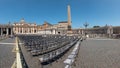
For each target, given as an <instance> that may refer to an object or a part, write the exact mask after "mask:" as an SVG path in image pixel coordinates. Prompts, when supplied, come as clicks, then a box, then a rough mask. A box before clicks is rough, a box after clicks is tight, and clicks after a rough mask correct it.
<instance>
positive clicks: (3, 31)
mask: <svg viewBox="0 0 120 68" xmlns="http://www.w3.org/2000/svg"><path fill="white" fill-rule="evenodd" d="M0 35H1V36H3V35H13V30H12V28H11V27H0Z"/></svg>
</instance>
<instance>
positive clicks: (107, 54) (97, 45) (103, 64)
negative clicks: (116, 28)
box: [0, 39, 120, 68]
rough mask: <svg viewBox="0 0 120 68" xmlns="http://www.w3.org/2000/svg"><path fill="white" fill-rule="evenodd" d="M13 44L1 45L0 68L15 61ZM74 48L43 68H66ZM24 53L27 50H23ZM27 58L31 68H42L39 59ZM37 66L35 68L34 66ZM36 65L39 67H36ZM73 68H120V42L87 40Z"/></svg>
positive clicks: (9, 41) (8, 41) (8, 67)
mask: <svg viewBox="0 0 120 68" xmlns="http://www.w3.org/2000/svg"><path fill="white" fill-rule="evenodd" d="M14 42H15V40H14V39H6V40H2V41H0V43H14ZM13 47H14V45H13V44H10V45H8V44H0V68H10V67H11V66H12V64H13V62H14V60H15V53H13V52H12V49H13ZM72 49H73V48H71V49H70V51H69V52H67V53H66V54H65V55H64V56H62V58H60V59H58V60H57V61H55V62H53V63H51V64H49V65H46V66H43V68H64V63H63V61H64V60H65V59H66V58H67V56H68V55H69V54H70V52H71V51H72ZM23 51H24V52H25V51H26V50H25V49H24V48H23ZM25 53H26V56H29V57H30V58H28V57H25V58H27V59H29V61H31V60H33V59H36V60H34V61H33V62H29V64H31V65H29V66H30V68H41V65H40V63H39V61H38V58H37V57H33V56H31V55H30V54H27V53H28V52H27V51H26V52H25ZM33 65H35V67H34V66H33ZM36 65H37V66H38V67H36ZM72 68H120V40H117V39H87V40H84V41H83V42H82V43H81V45H80V50H79V54H78V57H76V60H75V63H74V64H73V65H72Z"/></svg>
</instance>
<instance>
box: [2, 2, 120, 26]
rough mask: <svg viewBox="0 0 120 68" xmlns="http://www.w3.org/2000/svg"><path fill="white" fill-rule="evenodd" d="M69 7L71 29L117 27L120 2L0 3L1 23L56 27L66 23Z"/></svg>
mask: <svg viewBox="0 0 120 68" xmlns="http://www.w3.org/2000/svg"><path fill="white" fill-rule="evenodd" d="M68 4H70V6H71V16H72V27H73V28H79V27H84V26H83V24H84V23H85V22H88V23H89V27H92V26H94V25H100V26H104V25H106V24H108V25H113V26H120V0H0V23H1V24H5V23H8V22H9V21H10V22H12V23H13V22H18V21H20V19H21V18H24V19H25V20H26V21H27V22H36V23H37V24H43V22H44V21H47V22H49V23H51V24H57V23H58V22H59V21H66V20H67V5H68Z"/></svg>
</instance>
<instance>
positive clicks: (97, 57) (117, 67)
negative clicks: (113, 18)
mask: <svg viewBox="0 0 120 68" xmlns="http://www.w3.org/2000/svg"><path fill="white" fill-rule="evenodd" d="M72 68H120V40H115V39H114V40H110V39H88V40H85V41H83V42H82V44H81V46H80V50H79V55H78V57H77V58H76V62H75V65H74V66H73V67H72Z"/></svg>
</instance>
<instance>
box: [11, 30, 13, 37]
mask: <svg viewBox="0 0 120 68" xmlns="http://www.w3.org/2000/svg"><path fill="white" fill-rule="evenodd" d="M12 35H13V29H12V28H11V36H12Z"/></svg>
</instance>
